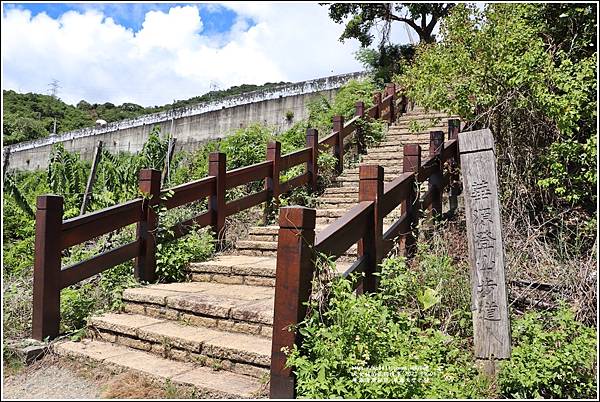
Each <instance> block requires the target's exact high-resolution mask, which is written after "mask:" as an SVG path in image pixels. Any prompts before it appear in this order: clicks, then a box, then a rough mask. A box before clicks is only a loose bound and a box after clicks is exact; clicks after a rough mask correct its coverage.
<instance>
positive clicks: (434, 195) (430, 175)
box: [270, 119, 460, 398]
mask: <svg viewBox="0 0 600 402" xmlns="http://www.w3.org/2000/svg"><path fill="white" fill-rule="evenodd" d="M459 127H460V121H458V120H457V119H451V120H449V122H448V137H449V140H448V141H446V142H444V132H443V131H432V132H431V133H430V147H429V157H428V158H427V159H426V160H425V161H424V162H423V163H421V147H420V146H419V145H412V144H411V145H405V146H404V162H403V172H404V173H403V174H401V175H400V176H398V177H397V178H395V179H394V180H393V181H391V182H388V183H386V184H384V181H383V178H384V169H383V168H382V167H381V166H378V165H361V166H360V170H359V174H360V183H359V202H358V203H357V204H356V205H355V206H354V207H353V208H352V209H350V210H349V211H348V212H346V213H345V214H344V215H343V216H341V217H340V218H339V219H337V220H336V221H335V222H333V223H332V224H330V225H329V226H327V227H326V228H325V229H324V230H323V231H321V232H319V233H318V234H315V221H316V211H315V209H311V208H305V207H286V208H281V209H280V214H279V233H278V244H277V268H276V282H275V302H274V303H275V304H274V306H275V308H274V318H273V340H272V349H271V373H270V397H271V398H294V397H295V396H296V392H295V378H294V375H293V372H292V371H291V369H290V368H287V367H286V366H285V363H286V354H285V351H286V350H288V351H289V350H291V348H292V347H293V345H294V344H296V345H300V344H301V342H302V338H301V336H300V335H299V333H297V332H295V331H292V330H290V328H295V327H296V325H297V324H298V323H300V322H301V321H303V320H304V317H305V315H306V303H307V302H308V300H309V297H310V293H311V283H312V279H313V275H314V273H315V266H316V263H317V255H318V254H325V255H327V256H329V259H330V260H335V259H337V258H339V257H340V256H342V255H343V254H344V253H345V252H346V251H347V250H348V249H349V248H350V247H351V246H352V245H354V244H356V243H358V253H357V256H358V258H357V259H356V261H355V262H354V263H353V264H352V265H351V266H350V268H348V269H347V270H346V271H345V272H344V273H343V274H342V275H343V276H348V275H350V274H353V273H363V274H364V276H363V277H362V279H361V280H360V281H359V282H357V283H356V286H357V288H356V289H357V291H358V292H375V291H377V276H376V275H375V273H376V271H377V267H378V265H379V264H380V263H381V261H382V259H383V258H384V257H385V256H386V255H387V254H388V253H389V252H390V251H391V250H392V248H394V247H395V246H396V242H400V244H399V247H400V249H401V250H402V253H403V254H404V255H405V256H407V257H409V258H410V257H411V256H413V255H414V253H415V248H416V239H417V233H416V230H417V224H418V221H419V218H420V215H421V213H420V211H423V210H428V211H429V215H430V216H431V217H432V218H433V219H439V218H440V217H441V216H442V194H443V191H444V190H445V189H447V188H449V189H450V197H449V198H450V200H449V204H450V207H451V208H456V205H457V202H456V199H455V198H456V196H457V195H458V194H459V192H460V189H459V186H460V183H459V181H458V177H457V173H456V172H457V169H456V167H457V164H458V161H459V153H458V145H459V144H458V131H459ZM444 166H445V167H446V168H445V169H444ZM444 170H445V173H444ZM425 180H427V181H428V190H427V191H426V192H425V194H424V195H423V196H422V197H419V196H418V188H419V184H420V183H422V182H424V181H425ZM399 206H400V207H401V212H402V215H401V217H400V218H399V219H398V220H397V221H396V222H395V223H394V224H393V225H392V226H391V227H389V228H388V229H387V230H386V231H385V232H383V219H384V218H385V217H386V216H387V215H388V214H389V213H390V212H391V211H393V210H394V209H396V208H398V207H399Z"/></svg>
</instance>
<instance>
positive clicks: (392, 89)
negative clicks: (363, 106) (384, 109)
mask: <svg viewBox="0 0 600 402" xmlns="http://www.w3.org/2000/svg"><path fill="white" fill-rule="evenodd" d="M385 93H386V96H390V95H391V96H392V99H391V100H390V113H389V115H390V117H389V123H390V124H392V123H393V122H394V121H395V120H396V105H395V99H396V84H394V83H393V82H392V83H389V84H387V85H386V86H385Z"/></svg>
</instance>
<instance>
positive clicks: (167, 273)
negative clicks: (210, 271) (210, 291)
mask: <svg viewBox="0 0 600 402" xmlns="http://www.w3.org/2000/svg"><path fill="white" fill-rule="evenodd" d="M213 253H214V238H213V236H212V233H211V232H209V231H207V230H203V231H197V230H194V229H192V230H191V231H190V233H189V234H187V235H186V236H184V237H182V238H180V239H177V240H172V241H167V242H164V243H159V244H157V245H156V274H157V276H158V280H159V281H161V282H176V281H181V280H182V279H184V278H185V274H186V271H185V268H186V266H187V264H189V263H190V262H199V261H205V260H207V259H208V258H209V257H210V256H211V255H212V254H213Z"/></svg>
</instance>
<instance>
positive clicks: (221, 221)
mask: <svg viewBox="0 0 600 402" xmlns="http://www.w3.org/2000/svg"><path fill="white" fill-rule="evenodd" d="M208 174H209V176H215V179H216V181H217V182H216V185H215V189H216V192H215V194H214V195H211V196H210V201H209V209H210V211H211V214H212V228H213V232H214V233H215V237H216V239H217V249H220V248H222V246H223V238H224V236H225V233H223V228H224V227H225V179H226V175H227V159H226V155H225V154H224V153H222V152H211V153H210V155H209V156H208Z"/></svg>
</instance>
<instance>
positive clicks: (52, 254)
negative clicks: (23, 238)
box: [32, 84, 406, 340]
mask: <svg viewBox="0 0 600 402" xmlns="http://www.w3.org/2000/svg"><path fill="white" fill-rule="evenodd" d="M384 94H385V95H384V98H383V100H382V99H381V97H382V95H381V93H377V94H375V96H374V106H372V107H371V108H369V109H368V110H365V107H364V103H363V102H357V104H356V117H354V118H352V119H351V120H350V121H348V122H347V123H346V124H344V119H343V117H342V116H335V117H334V119H333V122H334V129H333V132H332V133H331V134H330V135H329V136H327V137H325V138H324V139H323V140H321V141H318V133H317V130H315V129H308V130H307V133H306V147H305V148H303V149H300V150H298V151H295V152H292V153H290V154H287V155H281V144H280V143H279V142H276V141H272V142H270V143H269V144H268V147H267V155H266V160H265V161H264V162H261V163H257V164H255V165H252V166H246V167H242V168H239V169H234V170H230V171H226V159H225V154H223V153H218V152H215V153H211V154H210V156H209V169H208V174H209V176H208V177H205V178H203V179H200V180H196V181H193V182H190V183H186V184H182V185H180V186H176V187H173V188H170V189H167V190H162V191H161V188H160V187H161V185H160V179H161V172H160V171H158V170H152V169H145V170H142V171H140V174H139V184H138V185H139V190H140V192H142V194H145V195H146V196H145V197H144V198H137V199H135V200H132V201H128V202H126V203H123V204H120V205H116V206H113V207H109V208H106V209H102V210H100V211H96V212H93V213H89V214H86V215H81V216H79V217H76V218H73V219H68V220H65V221H63V198H62V197H61V196H57V195H43V196H39V197H38V198H37V211H36V234H35V257H34V284H33V287H34V295H33V322H32V336H33V338H35V339H39V340H42V339H45V338H54V337H56V336H57V335H58V334H59V327H60V325H59V324H60V291H61V290H62V289H64V288H65V287H67V286H70V285H73V284H75V283H78V282H80V281H82V280H84V279H86V278H89V277H91V276H93V275H95V274H98V273H100V272H102V271H105V270H107V269H109V268H112V267H114V266H116V265H118V264H121V263H124V262H127V261H130V260H132V259H135V264H134V266H135V269H134V273H135V276H136V278H137V279H138V280H140V281H146V282H152V281H155V280H156V273H155V270H156V235H155V234H156V230H157V228H158V223H159V222H158V215H157V213H156V211H155V208H153V207H154V206H156V205H158V204H159V203H161V204H162V205H164V206H165V207H166V208H167V209H172V208H176V207H179V206H183V205H186V204H189V203H192V202H196V201H201V200H205V199H207V200H208V209H207V211H205V212H204V213H201V214H199V215H197V216H195V217H193V218H191V219H188V220H185V221H183V222H179V223H177V224H176V225H174V226H173V227H171V229H172V230H173V233H174V236H175V238H179V237H181V236H183V235H185V234H186V233H188V231H189V230H190V228H191V227H192V225H193V224H195V225H197V227H206V226H211V227H212V229H213V231H214V232H215V233H216V234H217V240H218V241H220V240H221V239H222V238H223V228H224V225H225V218H226V217H227V216H230V215H233V214H235V213H237V212H239V211H243V210H246V209H248V208H252V207H254V206H257V205H259V204H262V203H267V205H269V204H270V203H271V202H272V201H273V200H274V199H276V198H277V197H279V196H280V195H281V194H283V193H286V192H288V191H290V190H292V189H294V188H297V187H300V186H303V185H306V184H308V185H309V186H310V187H311V188H312V189H313V190H314V189H316V185H317V175H318V167H317V166H318V165H317V161H318V154H319V152H321V150H322V149H323V148H325V147H326V146H327V145H330V146H331V148H332V149H333V152H334V154H335V156H336V157H337V160H338V168H339V170H340V171H341V170H342V168H343V159H344V145H343V144H344V139H345V138H346V137H348V136H349V135H351V134H353V133H354V134H355V135H357V136H360V135H362V134H361V132H360V130H359V129H358V126H357V124H356V122H357V120H358V119H359V118H384V119H387V121H389V122H390V123H391V122H393V121H394V119H395V118H396V116H397V113H396V109H398V110H399V111H400V112H401V111H402V110H404V108H405V107H406V97H404V96H401V95H400V94H399V93H398V88H397V87H396V86H395V85H394V84H388V86H387V87H386V89H385V92H384ZM302 164H305V165H306V169H305V172H304V173H302V174H300V175H298V176H296V177H294V178H292V179H290V180H288V181H286V182H283V183H282V182H280V173H281V172H282V171H284V170H286V169H289V168H291V167H294V166H298V165H302ZM257 180H264V182H265V185H264V189H263V190H262V191H259V192H257V193H254V194H250V195H247V196H245V197H242V198H239V199H236V200H233V201H229V202H226V199H225V194H226V190H227V189H231V188H233V187H236V186H240V185H244V184H247V183H251V182H254V181H257ZM167 192H169V193H171V192H172V196H171V197H169V198H167V199H166V200H161V196H162V195H164V194H165V193H167ZM163 198H164V197H163ZM134 223H135V224H137V234H136V240H135V241H132V242H130V243H127V244H125V245H122V246H119V247H117V248H114V249H112V250H109V251H106V252H103V253H101V254H99V255H96V256H94V257H92V258H89V259H87V260H85V261H82V262H79V263H76V264H74V265H71V266H68V267H64V268H63V267H62V263H61V257H62V251H63V250H65V249H68V248H69V247H72V246H75V245H78V244H81V243H84V242H86V241H89V240H92V239H94V238H96V237H98V236H101V235H104V234H107V233H109V232H112V231H115V230H118V229H122V228H124V227H126V226H128V225H131V224H134Z"/></svg>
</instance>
